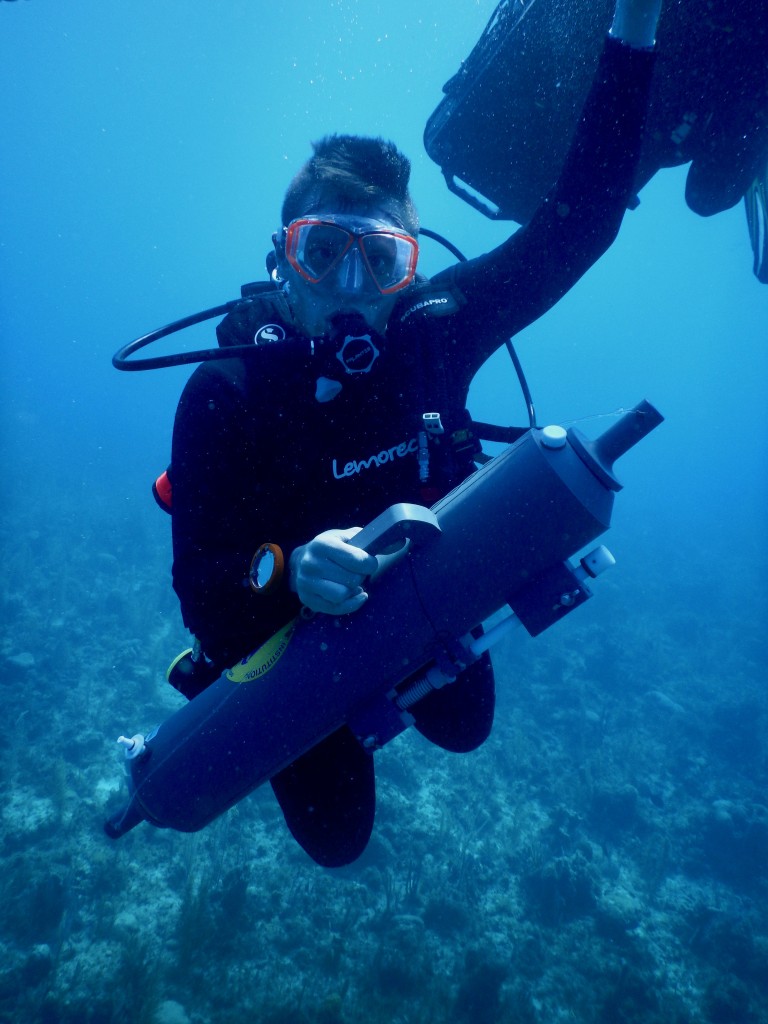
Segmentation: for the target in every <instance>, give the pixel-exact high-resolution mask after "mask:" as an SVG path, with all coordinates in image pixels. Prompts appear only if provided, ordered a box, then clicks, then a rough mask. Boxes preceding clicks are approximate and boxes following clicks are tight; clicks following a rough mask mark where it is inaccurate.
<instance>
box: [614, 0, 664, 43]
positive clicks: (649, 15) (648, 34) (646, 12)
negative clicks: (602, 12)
mask: <svg viewBox="0 0 768 1024" xmlns="http://www.w3.org/2000/svg"><path fill="white" fill-rule="evenodd" d="M660 13H661V0H616V9H615V11H614V14H613V23H612V24H611V30H610V33H609V34H610V35H611V36H612V37H613V38H614V39H619V40H620V41H621V42H622V43H626V44H627V45H628V46H631V47H633V48H634V49H636V50H647V49H650V48H651V47H652V46H653V44H654V43H655V42H656V26H657V25H658V23H659V14H660Z"/></svg>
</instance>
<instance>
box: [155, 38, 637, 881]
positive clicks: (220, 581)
mask: <svg viewBox="0 0 768 1024" xmlns="http://www.w3.org/2000/svg"><path fill="white" fill-rule="evenodd" d="M652 59H653V58H652V54H650V53H647V52H644V51H637V50H632V49H630V48H629V47H627V46H625V45H623V44H621V43H618V42H616V41H615V40H611V39H609V40H608V41H607V44H606V48H605V51H604V53H603V57H602V60H601V64H600V70H599V72H598V77H597V79H596V82H595V85H594V86H593V89H592V92H591V94H590V97H589V99H588V101H587V105H586V107H585V112H584V115H583V118H582V120H581V122H580V126H579V129H578V132H577V135H576V137H575V140H574V143H573V145H572V146H571V149H570V151H569V155H568V159H567V161H566V165H565V168H564V170H563V172H562V174H561V177H560V179H559V181H558V183H557V185H556V186H555V187H554V188H553V190H552V191H551V193H550V195H549V196H548V198H547V200H546V201H545V202H544V203H543V205H542V206H541V207H540V209H539V210H538V211H537V212H536V214H535V215H534V217H533V218H532V220H531V221H530V222H529V223H528V224H527V225H526V226H525V227H524V228H521V229H520V230H518V231H517V232H516V233H515V234H514V235H513V236H512V237H511V238H510V239H509V240H508V241H506V242H504V243H503V244H502V245H501V246H499V247H498V248H496V249H495V250H493V251H492V252H490V253H488V254H486V255H483V256H480V257H478V258H476V259H472V260H469V261H467V262H465V263H459V264H456V265H455V266H453V267H451V268H450V269H448V270H447V271H445V272H443V273H441V274H440V275H438V276H437V277H436V278H434V279H432V280H431V281H430V282H426V283H422V284H419V285H415V286H412V287H410V288H408V289H407V290H406V291H404V293H403V295H402V297H401V299H400V301H399V302H398V304H397V306H396V308H395V310H394V312H393V314H392V316H391V317H390V319H389V322H388V326H387V330H386V337H385V338H384V339H383V342H382V343H381V344H380V346H379V347H380V352H379V354H378V357H377V358H376V359H375V361H374V363H373V365H372V367H371V368H370V371H369V372H356V373H353V374H348V373H346V372H345V369H344V366H343V365H342V364H341V362H340V361H339V359H338V358H337V346H336V345H333V346H329V345H328V344H326V343H316V344H314V345H313V344H312V343H310V341H309V340H308V339H306V338H304V337H302V336H301V335H299V334H298V333H297V332H296V331H295V330H294V328H293V327H292V325H291V323H290V318H289V314H288V310H287V306H286V305H285V303H284V302H283V301H282V300H281V297H280V296H277V297H275V298H272V299H266V300H265V299H261V298H259V297H257V298H255V299H254V300H253V301H252V302H250V303H248V302H245V303H244V304H243V305H242V306H241V307H240V308H239V309H237V310H236V311H235V313H233V314H230V316H229V317H228V318H227V319H226V320H225V321H224V322H223V323H222V324H221V325H220V326H219V332H218V333H219V340H220V342H221V343H222V344H231V343H237V344H247V343H249V342H252V341H253V340H254V336H256V337H257V341H258V344H257V345H256V349H257V351H255V352H254V354H253V356H252V357H248V358H236V359H232V360H224V361H218V362H213V363H206V364H205V365H203V366H201V367H200V368H199V369H198V370H196V371H195V373H194V374H193V375H192V377H191V379H190V381H189V382H188V384H187V386H186V388H185V390H184V394H183V396H182V398H181V401H180V403H179V408H178V411H177V415H176V423H175V429H174V437H173V452H172V466H173V550H174V565H173V579H174V587H175V589H176V591H177V593H178V595H179V598H180V600H181V606H182V612H183V616H184V621H185V624H186V625H187V626H188V628H189V629H190V630H192V632H193V633H194V634H195V635H196V636H197V637H198V638H199V639H200V641H201V643H202V645H203V649H204V650H205V652H206V654H207V655H208V656H209V657H210V658H212V659H213V660H214V661H215V662H217V663H218V664H221V665H222V667H223V666H227V665H230V664H232V663H233V662H234V661H235V660H237V659H238V658H240V657H242V656H243V655H245V654H247V653H248V652H249V651H250V650H252V649H253V648H254V647H255V646H256V645H257V644H259V643H260V642H262V641H263V640H264V639H266V638H267V637H268V636H269V635H271V634H272V633H273V632H274V631H275V630H276V629H277V628H278V627H279V626H280V625H282V624H283V623H284V622H286V621H287V620H288V619H289V618H291V617H292V616H293V615H295V614H296V613H297V612H298V610H299V602H298V599H297V598H296V596H295V595H294V594H292V593H290V592H289V591H288V588H287V585H286V584H285V583H283V585H282V587H281V588H280V589H279V590H278V591H277V593H275V594H271V595H267V596H263V595H256V594H254V593H253V592H252V591H251V590H250V589H249V587H248V586H247V585H246V581H247V574H248V569H249V564H250V561H251V558H252V556H253V553H254V551H255V550H256V548H257V547H258V546H259V545H260V544H261V543H262V542H264V541H272V542H275V543H277V544H279V545H280V547H281V548H282V549H283V551H284V552H285V556H286V561H287V559H288V557H289V556H290V553H291V551H292V550H293V549H294V548H295V547H296V546H297V545H300V544H304V543H306V542H307V541H308V540H310V539H311V538H312V537H314V536H315V535H316V534H318V533H320V532H321V531H322V530H325V529H329V528H336V527H339V528H344V527H351V526H363V525H365V523H367V522H369V521H370V520H371V519H373V518H374V517H375V516H376V515H377V514H378V513H380V512H381V511H383V510H384V509H385V508H387V507H388V506H389V505H391V504H393V503H394V502H398V501H414V502H420V503H422V504H423V503H429V502H431V501H434V500H436V498H437V497H438V496H439V495H441V494H444V493H445V492H446V491H447V490H448V489H450V487H452V486H453V485H454V484H456V483H457V482H458V481H459V480H460V479H461V478H462V477H463V476H465V475H466V474H467V473H468V472H470V471H471V469H472V468H473V464H472V447H471V445H466V444H465V443H464V441H465V436H464V434H463V430H464V428H465V427H466V413H465V411H464V410H465V405H466V399H467V394H468V391H469V386H470V383H471V381H472V378H473V376H474V375H475V373H476V372H477V370H478V369H479V368H480V366H481V365H482V364H483V362H484V361H485V360H486V359H487V358H488V357H489V356H490V355H491V353H492V352H494V351H495V350H496V349H497V348H498V347H499V346H500V345H502V344H503V343H504V341H505V340H506V339H507V338H509V337H510V336H511V335H513V334H515V333H516V332H518V331H520V330H521V329H522V328H524V327H525V326H526V325H528V324H530V323H531V322H532V321H534V320H536V319H537V318H538V317H539V316H541V314H542V313H544V312H545V311H546V310H547V309H548V308H550V307H551V306H552V305H553V304H554V303H555V302H557V300H558V299H559V298H560V297H561V296H562V295H563V294H564V293H565V292H566V291H567V290H568V289H569V288H570V287H571V286H572V285H573V284H574V283H575V282H576V281H577V280H578V279H579V277H581V275H582V274H583V273H584V272H585V271H586V270H587V269H588V268H589V267H590V266H591V265H592V264H593V263H594V262H595V260H596V259H597V258H598V257H599V256H600V255H601V254H602V253H603V252H604V251H605V249H606V248H607V247H608V246H609V245H610V243H611V242H612V240H613V239H614V237H615V235H616V232H617V231H618V228H619V225H620V223H621V219H622V216H623V213H624V210H625V208H626V205H627V202H628V201H629V199H630V197H631V189H632V182H633V177H634V171H635V166H636V161H637V155H638V148H639V141H640V136H641V129H642V122H643V117H644V112H645V107H646V100H647V92H648V83H649V79H650V72H651V65H652ZM281 336H284V337H283V338H282V340H271V339H273V338H275V337H278V338H280V337H281ZM345 356H346V357H348V361H350V362H353V357H354V352H353V351H352V350H349V351H347V352H346V353H345ZM368 356H369V353H368V354H366V353H365V352H364V353H362V355H361V358H362V361H363V363H364V362H365V361H366V360H367V359H368ZM353 368H355V369H358V368H359V366H355V364H354V362H353ZM325 380H333V381H338V382H340V383H341V385H342V388H341V391H340V393H339V394H338V395H337V396H336V397H334V398H332V399H331V400H328V401H319V400H318V398H317V397H316V393H317V392H318V388H319V389H320V390H321V391H322V389H323V381H325ZM318 382H320V383H319V384H318ZM426 412H439V413H440V416H441V420H442V423H443V426H444V428H445V434H444V435H443V436H442V437H441V440H440V443H439V444H436V443H431V444H430V445H429V453H430V465H429V479H428V480H427V482H426V485H425V484H424V482H423V481H421V480H420V476H419V462H418V452H417V449H418V447H419V445H418V435H419V431H420V430H421V429H422V416H423V414H424V413H426ZM486 677H487V678H484V679H482V680H480V681H479V682H478V681H477V680H475V682H477V683H478V686H479V687H480V689H479V690H478V693H477V694H476V696H478V695H479V696H478V700H476V701H473V707H474V709H475V710H474V712H472V713H469V712H468V713H467V714H466V715H465V714H464V713H463V711H462V713H461V714H460V715H459V720H458V722H457V721H456V717H457V716H456V708H457V706H458V705H456V700H457V699H458V698H459V697H460V696H461V695H460V693H459V691H458V689H457V685H456V684H454V686H453V687H446V688H444V689H443V690H441V691H438V692H437V694H434V695H433V696H434V697H435V698H436V700H435V701H434V702H433V704H434V708H433V710H435V708H436V709H437V710H436V712H435V713H436V715H437V719H438V720H443V719H444V720H446V721H451V722H453V723H454V724H453V725H451V726H448V727H447V733H446V734H445V735H443V734H442V733H441V725H440V723H439V721H438V724H437V725H435V724H434V723H427V724H426V726H425V728H424V729H423V730H422V731H425V732H426V733H427V734H428V735H431V736H432V738H436V739H437V741H438V742H441V741H442V742H443V745H445V746H448V747H449V748H451V749H469V748H471V747H472V746H476V745H477V743H478V742H480V741H481V740H482V739H483V738H484V737H485V735H486V734H487V731H488V729H489V728H490V716H491V715H492V707H493V692H492V678H491V677H490V673H488V672H486ZM449 691H452V692H449ZM431 699H432V698H428V700H431ZM441 708H442V711H441ZM473 715H474V718H473ZM419 724H420V723H419V718H418V715H417V725H419ZM430 730H431V732H430ZM462 730H463V731H465V732H466V733H467V736H466V737H465V738H464V739H462V737H461V735H459V734H460V733H461V732H462ZM334 735H335V734H334ZM331 739H333V738H331ZM347 740H348V737H346V738H344V739H343V740H342V741H341V742H343V743H344V744H345V745H346V744H347ZM327 742H328V741H326V743H327ZM345 749H346V747H345ZM329 750H330V748H329ZM305 756H306V757H307V758H311V757H313V756H314V760H315V762H317V759H318V757H320V759H321V760H323V755H322V751H321V753H320V754H317V753H315V754H314V755H313V754H312V753H311V754H309V755H305ZM330 756H333V757H334V758H336V757H337V756H338V751H337V750H334V751H333V752H332V754H328V755H327V756H325V758H324V761H325V762H326V763H327V762H328V759H329V757H330ZM346 756H347V755H346V754H344V757H346ZM350 756H352V757H353V758H354V757H356V755H355V754H354V753H353V754H351V755H350ZM364 756H367V755H364ZM303 760H304V759H299V762H297V764H299V765H300V763H301V761H303ZM311 770H312V773H313V775H314V777H315V778H319V777H320V776H321V775H322V771H321V770H320V769H319V768H318V764H317V763H313V764H312V769H311ZM360 771H361V772H363V773H366V772H367V771H368V769H365V768H363V767H362V766H361V767H360ZM286 772H289V769H286ZM281 774H282V773H281ZM336 783H337V780H336V779H335V778H334V779H330V780H329V781H328V785H333V786H334V787H335V786H336ZM290 784H291V785H294V784H296V785H300V784H299V783H296V779H295V778H294V779H293V782H291V783H290ZM273 785H274V783H273ZM369 785H370V786H371V787H372V776H371V778H370V780H368V781H366V782H365V783H364V787H365V786H369ZM275 788H276V792H277V793H278V797H279V798H280V800H281V805H282V806H283V808H284V810H286V805H287V803H288V802H289V801H288V797H287V796H286V793H285V792H282V793H281V792H280V790H279V788H278V787H277V786H276V787H275ZM371 795H372V791H371ZM344 799H346V798H344ZM351 799H352V800H353V802H354V800H358V795H356V794H354V793H353V794H352V797H351ZM315 802H316V801H315ZM358 802H360V801H359V800H358ZM337 803H338V801H337ZM368 810H369V813H368V817H369V818H370V823H372V813H373V812H372V804H371V806H370V808H369V809H368ZM287 813H288V812H287ZM323 813H327V814H328V815H329V816H330V819H332V818H333V814H334V812H333V810H332V809H331V810H328V809H324V811H323ZM363 817H365V814H364V815H363ZM289 825H291V828H292V831H293V832H294V835H297V838H299V840H300V841H301V842H302V843H303V845H304V846H305V848H307V849H309V850H310V852H311V853H312V855H313V856H315V858H316V859H318V860H320V861H321V862H322V863H343V862H344V860H345V859H347V860H348V859H352V857H353V856H355V855H357V853H359V852H360V849H361V848H362V846H364V845H365V840H367V834H366V835H365V836H364V837H363V838H362V839H361V838H360V835H359V836H358V838H357V839H353V840H352V841H351V843H350V845H349V846H348V847H346V848H344V849H342V850H340V851H339V850H337V851H333V852H331V853H330V854H329V856H328V857H327V858H325V857H324V854H323V851H322V850H320V851H319V853H318V849H317V847H316V846H315V847H313V841H312V840H311V839H309V840H307V838H306V836H305V835H302V834H301V832H302V826H301V824H298V825H295V822H291V820H290V817H289ZM346 827H347V825H345V824H344V823H339V821H338V820H337V821H335V822H334V824H333V825H332V826H331V828H330V829H327V830H326V833H329V832H332V831H333V830H336V832H339V831H343V830H344V828H346ZM355 827H356V826H355V825H354V824H353V825H352V826H351V828H352V830H353V831H354V828H355ZM366 828H367V829H368V831H370V829H369V827H368V824H367V823H364V824H363V826H361V829H362V831H361V829H358V832H360V834H362V832H365V829H366Z"/></svg>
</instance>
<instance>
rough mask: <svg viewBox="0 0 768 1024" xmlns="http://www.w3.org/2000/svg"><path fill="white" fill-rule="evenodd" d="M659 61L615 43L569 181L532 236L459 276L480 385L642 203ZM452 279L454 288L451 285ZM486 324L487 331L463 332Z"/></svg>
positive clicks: (567, 171) (536, 219) (462, 318)
mask: <svg viewBox="0 0 768 1024" xmlns="http://www.w3.org/2000/svg"><path fill="white" fill-rule="evenodd" d="M653 59H654V54H653V53H652V52H649V51H647V50H636V49H633V48H631V47H629V46H627V45H626V44H624V43H622V42H620V41H619V40H616V39H613V38H611V37H608V38H607V39H606V42H605V46H604V48H603V52H602V55H601V58H600V63H599V66H598V70H597V74H596V76H595V79H594V82H593V84H592V88H591V90H590V93H589V95H588V97H587V100H586V103H585V105H584V109H583V111H582V115H581V118H580V120H579V124H578V127H577V130H576V134H575V136H574V138H573V141H572V143H571V146H570V148H569V151H568V154H567V156H566V160H565V164H564V166H563V169H562V171H561V173H560V176H559V178H558V180H557V182H556V184H555V185H554V186H553V188H552V189H551V190H550V192H549V193H548V195H547V196H546V198H545V199H544V201H543V202H542V203H541V205H540V206H539V208H538V209H537V210H536V212H535V213H534V215H533V217H532V218H531V220H530V221H529V222H528V224H526V225H525V226H523V227H521V228H520V229H518V230H517V231H516V232H515V234H514V235H512V237H511V238H509V239H508V240H507V241H506V242H504V243H502V245H500V246H499V247H498V248H497V249H494V250H493V251H492V252H490V253H487V254H485V255H484V256H480V257H478V258H477V259H473V260H469V261H467V262H466V263H460V264H457V265H456V266H454V267H452V268H449V270H448V271H446V272H445V273H444V274H443V275H439V277H438V278H436V279H435V280H436V282H437V283H443V282H446V283H447V281H450V282H451V283H452V284H453V286H454V287H455V288H457V289H458V291H459V293H460V294H461V296H462V297H463V299H464V302H465V305H464V306H463V309H462V310H461V312H460V313H459V314H457V318H454V325H453V326H454V327H455V328H456V329H458V330H460V331H461V335H460V336H462V337H473V338H475V339H476V341H475V344H474V345H473V346H472V347H465V348H464V349H463V351H462V353H461V355H462V356H463V358H464V359H465V360H466V362H467V367H466V369H467V372H468V374H469V376H472V375H473V374H474V373H475V372H476V371H477V369H479V367H480V366H481V365H482V363H483V362H484V361H485V360H486V359H487V358H488V356H489V355H491V353H492V352H493V351H494V350H495V349H496V348H498V347H499V345H501V344H502V343H503V342H504V340H505V339H506V338H508V337H511V336H512V335H514V334H516V333H517V332H518V331H521V330H522V329H523V328H524V327H526V326H528V324H530V323H532V322H533V321H534V320H536V319H538V317H540V316H541V315H542V314H543V313H544V312H545V311H546V310H548V309H550V308H551V307H552V306H553V305H554V304H555V303H556V302H557V301H558V300H559V299H560V298H561V297H562V296H563V295H564V294H565V293H566V292H567V291H568V290H569V289H570V288H571V287H573V285H574V284H575V283H576V282H577V281H578V280H579V278H580V277H581V276H582V274H584V273H585V271H586V270H588V269H589V267H591V266H592V264H593V263H594V262H595V261H596V260H597V259H598V258H599V257H600V256H601V255H602V254H603V253H604V252H605V250H606V249H607V248H608V247H609V246H610V245H611V243H612V242H613V240H614V239H615V237H616V235H617V233H618V230H619V227H620V225H621V221H622V218H623V216H624V211H625V209H626V207H627V204H628V202H629V201H630V200H631V198H632V196H633V194H634V177H635V170H636V167H637V163H638V159H639V154H640V144H641V138H642V131H643V127H644V123H645V114H646V108H647V102H648V92H649V88H650V79H651V72H652V68H653ZM446 279H447V281H446ZM478 322H480V323H483V324H484V330H483V331H482V332H478V331H476V330H474V331H473V330H464V329H463V328H464V327H465V326H466V328H469V327H471V326H472V325H476V324H477V323H478Z"/></svg>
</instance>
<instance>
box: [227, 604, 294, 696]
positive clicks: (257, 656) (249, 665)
mask: <svg viewBox="0 0 768 1024" xmlns="http://www.w3.org/2000/svg"><path fill="white" fill-rule="evenodd" d="M297 622H298V619H293V620H292V621H291V622H289V623H288V625H287V626H283V628H282V629H279V630H278V631H277V633H275V635H274V636H271V637H270V638H269V640H267V641H265V642H264V643H263V644H262V645H261V647H257V648H256V650H255V651H254V652H253V654H249V655H248V656H247V657H246V658H243V659H242V661H238V663H237V664H236V665H233V667H232V668H231V669H230V670H229V671H228V672H227V679H229V680H230V681H231V682H233V683H252V682H254V680H256V679H261V677H262V676H265V675H266V674H267V672H269V670H270V669H271V668H274V666H275V665H276V664H277V662H278V661H279V660H280V659H281V658H282V656H283V655H284V654H285V652H286V650H287V649H288V644H289V643H290V642H291V637H292V636H293V633H294V630H295V629H296V623H297Z"/></svg>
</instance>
